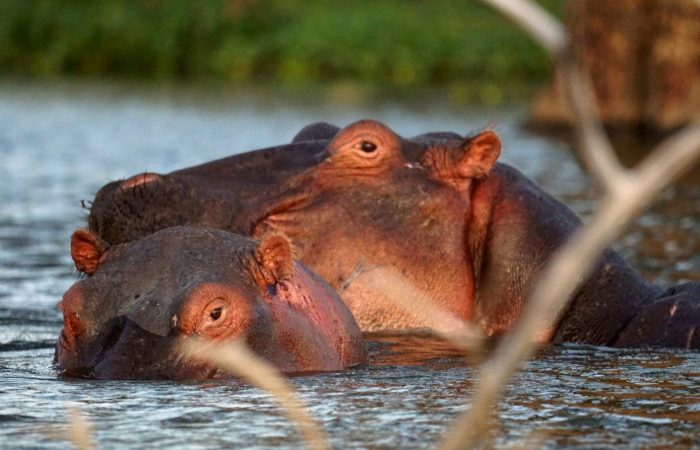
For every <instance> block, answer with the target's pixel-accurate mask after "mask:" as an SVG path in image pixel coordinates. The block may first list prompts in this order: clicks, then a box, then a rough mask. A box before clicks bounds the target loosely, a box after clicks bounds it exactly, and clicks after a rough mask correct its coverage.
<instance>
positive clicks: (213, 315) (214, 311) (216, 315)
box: [209, 307, 222, 320]
mask: <svg viewBox="0 0 700 450" xmlns="http://www.w3.org/2000/svg"><path fill="white" fill-rule="evenodd" d="M221 312H222V309H221V307H219V308H214V309H212V310H211V312H210V313H209V317H211V320H219V318H220V317H221Z"/></svg>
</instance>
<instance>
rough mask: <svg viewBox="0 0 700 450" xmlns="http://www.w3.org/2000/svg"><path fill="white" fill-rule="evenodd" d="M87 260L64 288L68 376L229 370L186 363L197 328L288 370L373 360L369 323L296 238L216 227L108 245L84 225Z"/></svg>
mask: <svg viewBox="0 0 700 450" xmlns="http://www.w3.org/2000/svg"><path fill="white" fill-rule="evenodd" d="M71 255H72V257H73V261H74V262H75V266H76V268H77V269H78V270H79V271H81V272H83V273H85V274H87V275H89V276H88V277H87V278H85V279H83V280H81V281H78V282H77V283H75V284H74V285H73V286H72V287H71V288H70V289H68V291H67V292H66V293H65V294H64V296H63V299H62V300H61V302H60V304H59V307H60V309H61V310H62V311H63V317H64V323H63V329H62V330H61V335H60V338H59V340H58V342H57V344H56V352H55V357H54V362H55V363H56V365H57V366H58V367H59V368H60V369H63V371H64V374H65V375H68V376H83V377H93V378H100V379H202V378H210V377H214V376H215V375H217V369H216V368H215V367H212V366H210V365H207V364H205V363H201V362H193V361H188V360H185V359H184V358H183V357H182V356H181V355H180V353H179V351H178V348H179V344H180V343H181V342H182V341H183V340H184V339H186V338H188V337H191V336H197V337H199V338H201V339H204V340H209V341H216V342H226V341H230V340H233V339H237V338H241V339H245V341H246V342H247V344H248V346H249V347H250V348H251V349H252V350H253V351H254V352H256V353H257V354H258V355H260V356H261V357H263V358H264V359H266V360H268V361H269V362H271V363H272V364H274V365H275V366H276V367H277V368H278V369H279V370H280V371H282V372H285V373H304V372H321V371H336V370H341V369H344V368H347V367H351V366H355V365H359V364H362V363H364V362H366V358H367V356H366V350H365V347H364V341H363V338H362V334H361V332H360V329H359V328H358V326H357V324H356V323H355V320H354V319H353V316H352V314H351V313H350V311H349V310H348V308H347V307H346V306H345V304H344V303H343V302H342V301H341V300H340V298H339V297H338V296H337V294H336V293H335V292H334V291H333V290H332V289H331V288H330V287H329V286H328V285H327V284H326V283H325V282H324V281H323V280H322V279H321V278H320V277H318V276H317V275H316V274H314V273H312V272H310V271H309V270H308V269H306V268H305V267H304V266H302V265H301V264H299V263H298V262H296V261H294V260H293V259H292V252H291V248H290V245H289V242H288V241H287V239H286V238H284V237H282V236H280V235H268V236H265V237H263V239H262V240H261V241H260V242H257V241H254V240H252V239H249V238H244V237H242V236H239V235H237V234H233V233H229V232H226V231H222V230H215V229H208V228H191V227H175V228H167V229H164V230H161V231H158V232H156V233H154V234H152V235H149V236H147V237H145V238H143V239H141V240H138V241H134V242H132V243H128V244H120V245H115V246H111V247H110V246H108V244H106V243H105V242H104V241H102V240H101V239H100V238H99V237H97V236H96V235H95V234H93V233H91V232H89V231H87V230H83V229H79V230H77V231H76V232H75V233H73V236H72V238H71Z"/></svg>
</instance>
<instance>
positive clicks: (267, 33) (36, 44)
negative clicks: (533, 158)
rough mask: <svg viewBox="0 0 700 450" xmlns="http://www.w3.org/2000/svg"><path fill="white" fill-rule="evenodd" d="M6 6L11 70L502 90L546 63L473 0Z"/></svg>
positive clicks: (118, 1) (42, 0)
mask: <svg viewBox="0 0 700 450" xmlns="http://www.w3.org/2000/svg"><path fill="white" fill-rule="evenodd" d="M545 3H546V4H548V6H550V9H554V10H556V9H557V8H561V6H560V3H561V2H560V1H555V0H549V1H547V2H545ZM0 11H2V13H1V14H0V72H2V74H5V75H8V74H9V75H20V76H25V75H28V76H36V77H46V76H66V75H68V76H74V75H77V76H87V77H99V78H102V77H109V78H112V77H117V78H133V79H155V80H163V79H168V80H171V79H184V80H190V79H198V80H201V79H212V80H223V81H227V82H241V83H249V82H259V81H265V82H275V83H284V84H301V83H316V82H338V81H341V82H342V81H348V80H351V81H352V82H355V83H360V84H367V85H386V86H392V87H425V86H435V85H451V86H455V89H456V92H459V89H460V88H459V86H462V88H461V89H463V90H464V91H465V92H464V93H463V94H464V95H469V92H470V91H472V90H484V89H485V90H486V99H487V100H488V98H489V97H493V100H497V99H498V98H499V97H503V95H504V93H505V92H507V91H510V90H512V89H510V88H511V87H514V86H515V87H516V90H517V88H518V87H520V86H523V85H531V84H533V83H538V82H541V81H542V80H544V79H545V78H546V76H547V73H548V70H549V66H548V63H547V59H546V57H545V55H544V53H543V52H542V51H541V50H539V49H537V48H536V47H535V46H534V45H533V44H532V43H531V42H529V41H528V40H527V39H526V38H525V37H524V35H523V34H522V33H521V32H519V31H518V30H517V29H516V28H515V27H513V26H512V25H510V24H509V23H507V22H506V21H505V20H504V19H502V18H501V17H500V16H498V15H497V14H495V13H493V12H491V11H490V10H489V9H487V8H485V7H483V6H481V5H480V4H479V3H478V2H476V1H466V0H464V1H444V2H432V1H418V0H389V1H382V2H376V1H370V0H346V1H343V2H328V1H323V0H307V1H288V0H271V1H256V0H199V1H196V2H194V1H189V0H187V1H185V0H171V1H163V0H93V1H79V0H32V1H27V0H0ZM482 94H483V93H482ZM482 96H483V95H482Z"/></svg>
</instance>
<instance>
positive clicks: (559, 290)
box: [441, 0, 700, 450]
mask: <svg viewBox="0 0 700 450" xmlns="http://www.w3.org/2000/svg"><path fill="white" fill-rule="evenodd" d="M483 1H484V2H485V3H488V4H490V5H492V6H494V7H495V8H497V9H499V10H501V11H503V12H504V13H505V14H507V15H509V16H510V17H511V18H513V19H514V20H515V21H516V22H517V23H518V24H520V25H521V26H522V27H523V28H524V29H525V30H526V31H528V32H529V33H530V34H531V35H533V36H534V37H535V39H536V40H538V41H539V42H541V43H542V44H543V46H545V48H546V49H547V50H548V51H549V52H550V55H552V56H553V58H554V59H555V61H557V62H559V64H560V67H561V69H562V74H563V75H564V81H565V88H566V92H567V94H568V99H569V101H570V103H571V106H572V109H573V111H574V114H575V117H576V118H577V121H576V127H577V134H578V137H579V141H580V145H581V153H582V156H583V157H584V160H585V161H586V164H587V166H588V167H589V169H590V170H591V171H592V172H593V174H594V175H595V176H596V177H597V179H598V180H599V181H600V182H601V183H602V184H603V185H604V186H605V187H606V191H607V192H606V194H605V197H604V198H603V200H602V204H601V207H600V209H599V210H598V212H597V213H596V214H595V215H594V216H593V217H592V218H591V220H590V222H589V223H588V224H587V226H585V227H583V228H581V229H580V230H579V231H578V232H577V233H575V235H574V236H572V238H571V239H570V240H569V241H568V242H567V244H565V245H564V246H563V247H562V248H561V249H560V250H559V251H558V252H557V253H556V254H555V255H554V256H553V257H552V259H551V260H550V262H549V263H548V265H547V267H546V268H545V270H544V271H543V275H542V277H541V279H540V280H539V282H538V283H537V284H536V286H535V288H534V290H533V292H532V294H531V295H530V296H529V298H528V301H527V303H526V306H525V309H524V312H523V315H522V317H521V319H520V321H519V322H518V326H517V328H516V329H515V330H513V332H512V333H511V334H510V335H509V336H508V337H507V338H506V339H504V341H503V342H502V343H501V345H499V347H498V348H497V350H496V352H495V354H494V357H493V359H492V360H491V362H490V363H489V364H488V365H486V366H485V367H484V368H483V370H482V373H481V376H480V378H479V381H478V383H477V386H476V388H477V389H476V394H475V396H474V399H473V402H472V406H471V408H470V409H469V410H468V411H467V412H466V413H464V414H463V415H462V416H461V417H460V418H458V420H457V421H456V425H455V427H454V430H453V432H452V433H451V435H450V436H448V438H447V439H446V440H445V441H444V442H443V443H442V445H441V448H443V449H450V450H451V449H458V448H469V447H473V446H474V445H475V444H476V443H477V442H478V440H479V439H480V438H481V437H482V436H483V435H484V433H485V431H486V430H487V429H488V421H489V418H490V411H491V407H492V405H493V403H494V401H495V399H496V398H497V397H498V395H499V394H500V393H501V391H502V390H503V388H504V386H505V383H506V382H507V381H508V379H509V378H510V377H511V375H512V374H513V372H515V371H516V370H517V369H518V367H519V366H520V364H521V362H522V361H523V360H524V359H525V358H527V357H529V356H530V355H531V353H532V351H533V349H534V347H535V345H536V336H537V334H538V332H539V331H540V330H542V329H549V327H550V325H551V324H552V323H554V322H555V320H556V319H557V317H559V314H560V312H561V311H562V309H563V308H564V306H565V305H566V304H567V300H568V298H569V296H570V295H571V294H572V293H573V292H574V290H575V289H576V287H577V280H582V279H584V278H585V277H586V276H587V275H588V274H589V273H590V271H591V270H592V269H593V267H594V266H595V262H596V259H597V258H598V256H599V255H600V253H601V252H602V251H603V250H604V249H605V248H606V247H607V246H608V245H609V244H610V243H611V242H612V240H613V239H614V238H615V237H616V236H618V235H619V234H620V233H621V231H622V229H623V227H625V225H627V224H628V223H629V222H630V221H631V220H633V219H634V217H636V215H637V214H639V212H640V211H642V210H643V209H644V208H645V207H646V206H647V205H648V204H649V203H650V202H651V201H652V200H653V199H654V198H655V197H656V196H657V195H658V194H659V192H660V191H661V190H662V189H664V188H665V187H666V186H668V185H669V184H670V183H671V182H672V181H673V180H675V179H676V178H677V177H679V176H680V175H681V174H682V172H683V171H684V170H686V169H688V168H690V167H692V165H693V164H695V163H696V162H697V161H698V160H700V123H695V124H692V125H690V126H688V127H686V128H685V129H683V130H681V131H679V132H678V133H676V134H675V135H674V136H672V137H671V138H669V139H667V140H666V141H665V142H663V143H662V144H661V145H659V146H658V147H657V148H656V149H655V150H654V151H653V152H652V154H651V155H650V156H648V157H647V158H646V159H645V160H644V161H643V162H642V163H640V164H639V166H638V168H636V169H633V170H629V171H628V170H625V169H624V168H623V167H622V165H621V164H620V163H619V161H618V159H617V157H616V156H615V154H614V151H613V149H612V145H611V144H610V142H609V140H608V139H607V136H606V135H605V132H604V130H603V128H602V125H601V124H600V121H599V119H598V117H597V111H596V108H595V105H594V101H593V98H594V96H593V90H592V88H591V83H590V79H589V78H588V76H587V75H584V74H583V73H582V72H581V71H580V70H579V68H578V67H577V64H576V63H575V62H574V58H573V57H572V56H571V53H570V51H569V49H568V47H567V46H566V45H565V42H566V40H567V39H568V38H567V37H566V35H565V33H564V32H563V31H562V32H561V34H560V36H559V38H560V39H561V40H560V44H561V45H557V44H556V43H554V42H553V41H551V40H549V38H550V37H553V36H554V33H550V32H545V33H538V32H536V31H533V26H534V25H533V24H540V25H541V26H549V25H545V23H544V22H542V21H541V17H543V16H544V15H546V13H545V12H544V11H540V12H539V13H535V12H533V11H536V10H537V9H538V6H537V5H535V4H533V3H530V2H528V1H526V0H517V1H512V2H506V1H505V0H483ZM525 3H528V4H529V5H528V6H527V7H526V6H525V5H524V4H525ZM528 16H530V17H528ZM553 28H554V27H553ZM543 36H545V37H543Z"/></svg>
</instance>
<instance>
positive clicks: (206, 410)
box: [0, 83, 700, 449]
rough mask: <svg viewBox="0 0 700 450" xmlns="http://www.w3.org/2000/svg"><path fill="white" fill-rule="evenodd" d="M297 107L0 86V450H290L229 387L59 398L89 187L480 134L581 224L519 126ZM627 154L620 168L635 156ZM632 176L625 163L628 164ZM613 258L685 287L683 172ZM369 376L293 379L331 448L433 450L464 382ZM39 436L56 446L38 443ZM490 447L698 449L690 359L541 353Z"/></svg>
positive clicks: (560, 168) (543, 144)
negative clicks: (245, 161)
mask: <svg viewBox="0 0 700 450" xmlns="http://www.w3.org/2000/svg"><path fill="white" fill-rule="evenodd" d="M347 103H348V102H345V103H337V102H336V103H334V102H328V101H323V100H313V101H304V102H301V101H299V99H298V98H297V99H295V100H293V101H292V100H284V99H279V98H275V97H274V96H265V95H261V93H255V94H251V93H245V92H237V93H231V92H225V93H222V92H209V91H204V92H200V91H196V90H183V89H180V90H170V89H161V90H157V91H153V90H144V89H141V88H138V87H124V86H121V87H105V86H92V85H83V84H73V85H52V86H47V85H26V84H16V83H4V84H0V156H1V157H2V164H0V448H7V449H15V448H23V449H24V448H27V449H29V448H37V449H39V448H41V449H44V448H70V444H68V443H66V442H64V441H61V440H59V439H56V438H55V436H54V434H55V433H56V431H57V430H60V429H62V428H64V427H65V423H66V420H67V419H66V410H67V408H70V407H73V406H78V407H80V409H81V410H82V411H83V412H84V413H85V414H86V415H87V417H88V418H89V420H90V421H91V422H92V423H93V424H94V427H95V432H94V439H95V442H96V444H97V447H98V448H104V449H112V448H113V449H121V448H144V447H147V448H162V447H166V446H167V447H172V448H183V449H199V448H202V449H204V448H224V447H228V448H256V449H257V448H259V449H263V448H270V449H271V448H298V447H299V446H300V444H299V441H298V435H297V434H296V432H295V430H294V428H293V427H292V426H291V425H289V424H288V423H287V422H286V420H285V419H284V418H283V416H281V415H280V413H279V411H278V409H277V408H276V406H275V403H274V402H273V401H272V400H270V399H269V397H268V396H266V395H265V394H264V393H262V392H261V391H259V390H257V389H255V388H252V387H249V386H246V385H245V384H243V383H240V382H237V381H229V382H223V381H217V382H197V383H194V382H190V383H174V382H104V381H92V380H66V379H59V378H58V377H57V374H56V372H55V371H54V369H53V368H52V367H51V361H52V357H53V345H54V342H55V339H56V337H57V336H58V332H59V330H60V327H61V316H60V314H59V313H58V311H57V309H56V304H57V302H58V300H59V299H60V297H61V295H62V293H63V292H64V291H65V290H66V289H67V288H68V287H69V286H70V285H71V284H72V283H73V282H74V281H75V280H76V279H77V274H76V273H75V271H74V270H73V269H72V262H71V259H70V255H69V246H68V242H69V237H70V235H71V233H72V231H73V230H74V229H75V228H77V227H80V226H83V225H84V224H85V217H86V214H87V211H86V210H85V209H84V208H83V207H82V206H81V200H91V199H92V197H93V195H94V193H95V192H96V191H97V189H98V188H99V187H100V186H102V185H103V184H105V183H106V182H108V181H110V180H114V179H118V178H122V177H126V176H129V175H133V174H135V173H137V172H140V171H143V170H150V171H157V172H168V171H171V170H173V169H177V168H181V167H185V166H189V165H192V164H196V163H201V162H204V161H207V160H211V159H214V158H220V157H224V156H227V155H230V154H233V153H236V152H241V151H245V150H249V149H254V148H260V147H265V146H269V145H275V144H279V143H282V142H287V141H289V140H290V139H291V138H292V136H293V135H294V134H295V133H296V131H298V130H299V129H300V128H301V127H302V126H304V125H305V124H307V123H309V122H312V121H317V120H326V121H330V122H333V123H336V124H338V125H346V124H348V123H350V122H353V121H355V120H357V119H360V118H375V119H379V120H381V121H383V122H385V123H386V124H387V125H389V126H390V127H392V128H393V129H395V130H396V131H398V132H399V133H400V134H403V135H406V136H411V135H415V134H419V133H422V132H426V131H435V130H450V131H457V132H460V133H468V132H471V131H475V130H478V129H480V128H482V127H484V126H486V125H491V126H493V127H494V128H495V130H496V131H497V132H498V133H499V134H500V135H501V136H502V139H503V141H504V154H503V158H502V159H503V160H504V161H505V162H508V163H510V164H512V165H514V166H516V167H518V168H519V169H520V170H521V171H523V172H524V173H525V174H526V175H528V176H530V177H531V178H533V179H535V180H536V181H537V182H538V183H539V184H540V185H542V186H543V187H544V188H545V189H546V190H548V191H549V192H551V193H553V194H554V195H555V196H557V197H558V198H560V199H563V200H564V201H565V202H567V203H568V204H569V205H570V206H571V207H572V208H573V209H574V210H576V211H577V212H578V213H580V214H582V215H586V214H588V213H590V211H591V210H592V209H593V208H594V207H595V198H596V196H595V193H594V191H593V190H592V189H591V188H590V186H589V183H588V182H587V179H586V178H585V177H584V176H583V175H582V173H581V171H580V170H579V168H578V166H577V165H576V163H575V161H574V159H573V158H572V156H571V153H570V152H569V150H568V148H567V147H566V145H565V144H564V143H563V142H559V141H555V140H549V139H545V138H542V137H537V136H534V135H531V134H528V133H526V132H524V131H523V130H521V129H520V128H519V127H518V121H519V120H520V119H521V117H522V115H523V114H524V109H523V108H519V107H516V108H500V109H460V108H456V107H450V106H444V105H441V104H440V103H444V102H440V101H439V100H437V101H436V100H434V101H432V102H430V103H428V102H426V101H420V100H415V101H405V102H391V101H383V102H379V103H376V104H371V103H370V102H350V106H348V105H347ZM635 146H636V144H633V145H629V143H628V145H627V146H626V152H627V153H626V154H629V152H630V151H632V150H636V147H635ZM627 159H629V157H627ZM617 248H618V249H619V250H620V251H621V252H622V253H623V254H624V255H625V257H626V258H627V259H628V260H629V261H630V262H631V263H632V265H633V266H635V267H636V268H638V269H639V270H641V271H642V272H643V273H644V275H645V276H647V278H649V279H652V280H654V281H657V282H659V283H671V282H678V281H687V280H700V171H699V170H697V169H696V170H694V171H692V172H691V173H690V174H689V175H688V176H686V177H685V178H684V179H683V180H682V181H681V182H680V183H679V184H677V185H676V187H674V188H672V189H669V190H668V191H666V192H665V193H664V194H663V196H662V198H661V199H660V200H659V201H658V202H657V203H656V204H655V205H654V207H653V209H652V210H650V211H649V212H647V213H646V214H644V215H643V216H642V217H641V218H640V219H639V220H638V221H637V222H636V223H635V224H634V225H633V226H632V227H631V228H630V229H629V230H628V232H627V233H626V234H625V236H624V237H622V238H621V239H620V240H619V242H618V245H617ZM370 349H371V354H372V364H371V365H370V366H368V367H363V368H358V369H354V370H350V371H347V372H344V373H334V374H324V375H315V376H309V377H299V378H294V379H293V380H292V383H293V385H294V386H295V388H296V389H297V390H298V391H299V394H300V396H301V398H302V399H303V400H304V401H305V402H306V403H307V404H308V406H309V408H310V410H311V412H312V414H313V415H314V416H315V417H316V418H317V419H318V420H319V421H320V422H321V423H322V425H323V426H324V427H325V429H326V430H327V432H328V434H329V435H330V436H331V441H332V444H333V445H334V447H335V448H338V449H342V448H371V449H374V448H377V449H379V448H387V449H388V448H391V449H396V448H431V447H433V446H434V444H435V443H436V442H438V441H439V440H440V439H441V437H443V436H444V435H445V434H446V433H447V431H448V429H449V427H450V422H451V421H452V420H453V419H454V418H456V417H457V415H458V414H459V412H461V411H464V410H465V409H466V407H467V405H468V403H469V400H468V399H469V395H470V394H471V393H472V389H473V381H474V379H475V376H476V374H477V367H476V366H473V365H471V364H469V363H464V362H462V360H461V359H460V358H459V357H458V356H459V355H457V354H455V352H454V351H452V350H451V349H449V347H447V346H445V345H444V344H443V343H441V342H440V341H437V340H435V339H433V338H429V337H420V336H413V337H411V336H387V337H383V338H381V339H377V341H376V342H373V343H372V344H371V348H370ZM52 433H53V434H52ZM496 433H497V434H496V435H497V437H496V440H495V444H496V446H497V447H499V448H515V447H517V448H522V446H527V445H534V446H535V447H539V446H544V447H549V448H553V447H570V448H611V449H612V448H622V447H629V448H651V447H653V448H700V353H699V352H693V351H680V350H634V349H624V350H619V349H608V348H597V347H587V346H573V345H572V346H569V345H565V346H558V347H550V348H545V349H542V351H541V352H540V353H539V354H538V356H537V358H535V359H534V360H533V361H531V362H529V363H527V365H526V366H525V369H524V370H523V372H522V373H520V374H519V375H518V376H517V377H516V379H515V380H514V381H513V382H512V383H511V385H510V387H509V389H508V391H507V394H506V395H505V398H504V400H503V402H502V403H501V404H500V407H499V413H498V426H497V429H496Z"/></svg>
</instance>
